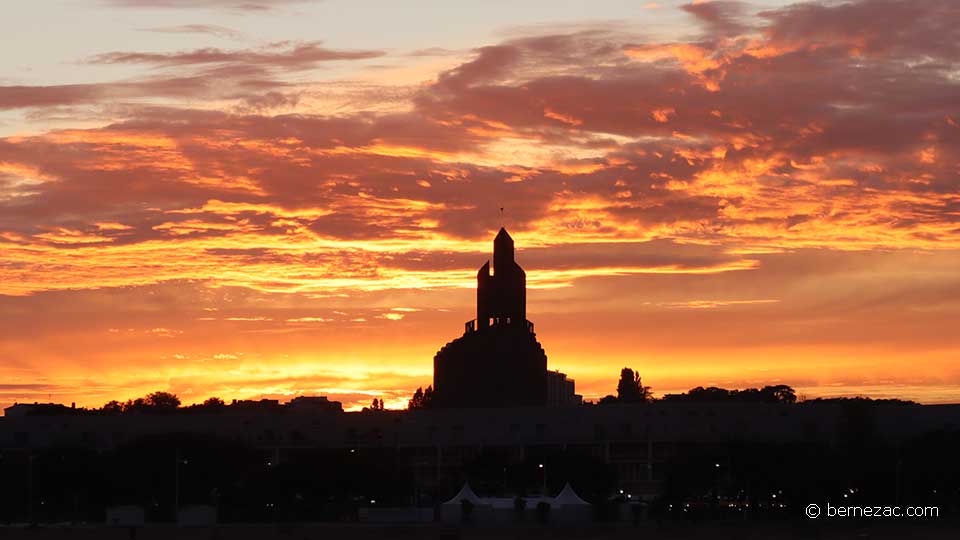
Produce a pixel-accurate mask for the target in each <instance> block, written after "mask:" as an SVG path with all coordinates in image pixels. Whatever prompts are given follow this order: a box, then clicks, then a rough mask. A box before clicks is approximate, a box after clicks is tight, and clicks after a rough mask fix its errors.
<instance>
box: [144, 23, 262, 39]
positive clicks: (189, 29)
mask: <svg viewBox="0 0 960 540" xmlns="http://www.w3.org/2000/svg"><path fill="white" fill-rule="evenodd" d="M143 31H144V32H157V33H161V34H207V35H210V36H216V37H221V38H228V39H243V38H244V34H243V32H240V31H238V30H234V29H232V28H227V27H226V26H219V25H216V24H183V25H180V26H158V27H154V28H144V29H143Z"/></svg>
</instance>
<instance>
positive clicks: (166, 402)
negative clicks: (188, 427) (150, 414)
mask: <svg viewBox="0 0 960 540" xmlns="http://www.w3.org/2000/svg"><path fill="white" fill-rule="evenodd" d="M144 401H145V402H146V405H147V407H150V408H152V409H154V410H158V411H173V410H176V408H177V407H179V406H180V398H178V397H177V396H176V395H175V394H171V393H170V392H152V393H150V394H147V397H146V398H145V399H144Z"/></svg>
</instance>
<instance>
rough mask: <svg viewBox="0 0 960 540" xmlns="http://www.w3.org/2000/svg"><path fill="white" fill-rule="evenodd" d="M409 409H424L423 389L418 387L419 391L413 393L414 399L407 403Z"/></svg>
mask: <svg viewBox="0 0 960 540" xmlns="http://www.w3.org/2000/svg"><path fill="white" fill-rule="evenodd" d="M407 408H408V409H422V408H423V387H421V386H418V387H417V391H416V392H414V393H413V397H412V398H410V401H409V402H408V403H407Z"/></svg>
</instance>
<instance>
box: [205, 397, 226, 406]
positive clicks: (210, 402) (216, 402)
mask: <svg viewBox="0 0 960 540" xmlns="http://www.w3.org/2000/svg"><path fill="white" fill-rule="evenodd" d="M203 406H204V407H206V408H209V409H219V408H220V407H225V406H226V403H224V402H223V400H222V399H220V398H218V397H216V396H214V397H210V398H207V399H206V400H204V402H203Z"/></svg>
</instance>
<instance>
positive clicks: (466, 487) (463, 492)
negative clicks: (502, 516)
mask: <svg viewBox="0 0 960 540" xmlns="http://www.w3.org/2000/svg"><path fill="white" fill-rule="evenodd" d="M460 501H470V502H472V503H473V504H474V505H480V504H485V502H484V501H483V499H481V498H480V497H477V494H476V493H474V492H473V490H472V489H470V483H469V482H464V484H463V487H462V488H460V492H459V493H457V494H456V495H454V496H453V498H452V499H450V500H449V501H447V502H445V503H443V504H457V505H459V504H461V502H460Z"/></svg>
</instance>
